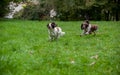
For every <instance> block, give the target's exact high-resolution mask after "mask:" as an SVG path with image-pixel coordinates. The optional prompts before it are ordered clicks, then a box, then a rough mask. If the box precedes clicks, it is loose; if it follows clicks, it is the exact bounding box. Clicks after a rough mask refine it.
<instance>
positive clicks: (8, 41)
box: [0, 20, 120, 75]
mask: <svg viewBox="0 0 120 75" xmlns="http://www.w3.org/2000/svg"><path fill="white" fill-rule="evenodd" d="M47 23H49V22H48V21H22V20H4V21H0V75H119V74H120V22H111V21H108V22H106V21H91V23H93V24H98V26H99V30H98V32H97V35H96V36H95V37H94V36H93V35H88V36H83V37H80V36H79V35H80V33H81V32H82V31H81V30H80V24H81V23H82V21H69V22H60V21H57V22H56V23H57V24H58V25H59V26H60V27H61V28H62V29H63V31H65V32H66V34H65V36H63V37H61V38H60V39H59V40H58V41H53V42H49V41H48V32H47V27H46V25H47Z"/></svg>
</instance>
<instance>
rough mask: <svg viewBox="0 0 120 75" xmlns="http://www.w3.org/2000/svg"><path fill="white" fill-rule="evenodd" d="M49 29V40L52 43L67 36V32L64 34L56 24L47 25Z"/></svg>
mask: <svg viewBox="0 0 120 75" xmlns="http://www.w3.org/2000/svg"><path fill="white" fill-rule="evenodd" d="M47 28H48V33H49V38H50V40H51V41H52V40H56V39H58V38H59V37H60V36H63V35H64V34H65V32H62V29H61V28H60V27H58V26H57V24H55V23H54V22H52V23H49V24H48V25H47Z"/></svg>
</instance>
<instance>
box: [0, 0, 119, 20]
mask: <svg viewBox="0 0 120 75" xmlns="http://www.w3.org/2000/svg"><path fill="white" fill-rule="evenodd" d="M10 1H13V0H2V1H1V3H0V10H1V11H0V16H1V17H3V16H4V14H6V13H7V11H8V10H9V9H6V7H7V5H8V2H10ZM14 1H15V2H16V1H17V0H14ZM18 1H24V2H26V3H29V2H28V1H31V0H18ZM18 1H17V2H18ZM38 1H39V3H38V5H33V4H31V5H29V4H28V6H27V7H26V8H25V10H24V12H23V15H21V16H20V17H19V16H18V18H23V19H32V20H48V19H49V12H50V10H51V9H55V10H56V11H57V17H56V19H59V20H63V21H64V20H83V19H84V20H85V19H90V20H106V21H108V20H116V21H118V20H120V14H119V13H120V0H38ZM2 8H3V9H2ZM16 15H17V14H16ZM18 15H19V13H18Z"/></svg>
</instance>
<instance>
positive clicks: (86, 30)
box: [81, 20, 98, 36]
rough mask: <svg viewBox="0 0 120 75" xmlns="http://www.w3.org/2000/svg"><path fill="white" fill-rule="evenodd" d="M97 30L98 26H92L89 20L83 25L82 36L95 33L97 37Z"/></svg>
mask: <svg viewBox="0 0 120 75" xmlns="http://www.w3.org/2000/svg"><path fill="white" fill-rule="evenodd" d="M97 29H98V26H97V25H91V24H90V23H89V21H88V20H85V21H84V22H83V23H82V24H81V30H83V33H82V34H81V36H82V35H85V34H92V33H94V35H96V33H95V31H96V30H97Z"/></svg>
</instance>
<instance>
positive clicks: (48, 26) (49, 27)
mask: <svg viewBox="0 0 120 75" xmlns="http://www.w3.org/2000/svg"><path fill="white" fill-rule="evenodd" d="M56 26H57V25H56V24H55V23H54V22H52V23H49V24H48V25H47V28H48V29H54V28H55V27H56Z"/></svg>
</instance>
